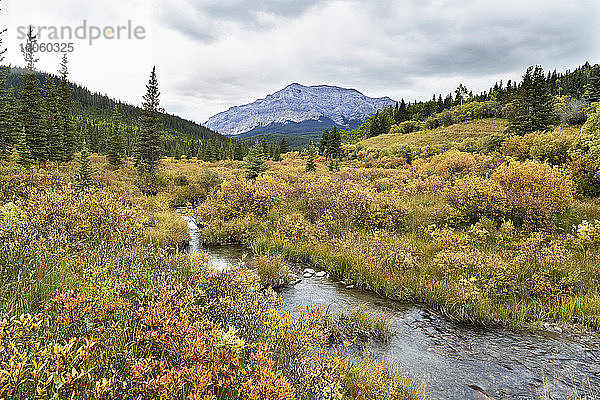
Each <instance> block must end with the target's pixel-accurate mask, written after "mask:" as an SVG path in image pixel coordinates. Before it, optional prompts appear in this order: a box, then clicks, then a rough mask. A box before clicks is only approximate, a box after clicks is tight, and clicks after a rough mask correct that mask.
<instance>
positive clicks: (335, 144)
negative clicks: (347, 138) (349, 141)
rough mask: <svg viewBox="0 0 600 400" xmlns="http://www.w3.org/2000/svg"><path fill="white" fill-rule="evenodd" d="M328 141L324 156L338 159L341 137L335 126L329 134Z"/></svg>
mask: <svg viewBox="0 0 600 400" xmlns="http://www.w3.org/2000/svg"><path fill="white" fill-rule="evenodd" d="M328 139H329V140H328V141H327V147H326V150H325V153H326V154H325V155H326V156H327V157H332V158H333V157H339V155H340V147H341V145H342V136H341V134H340V131H339V130H338V128H337V126H336V125H334V126H333V128H332V129H331V132H330V133H329V138H328Z"/></svg>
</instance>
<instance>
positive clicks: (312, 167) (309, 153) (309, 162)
mask: <svg viewBox="0 0 600 400" xmlns="http://www.w3.org/2000/svg"><path fill="white" fill-rule="evenodd" d="M316 157H317V148H316V147H315V144H314V143H313V141H312V140H311V141H310V143H309V144H308V148H307V149H306V172H314V171H316V170H317V161H316Z"/></svg>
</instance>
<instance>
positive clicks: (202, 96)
mask: <svg viewBox="0 0 600 400" xmlns="http://www.w3.org/2000/svg"><path fill="white" fill-rule="evenodd" d="M0 7H1V8H2V11H1V12H0V21H1V22H2V26H4V27H7V28H8V31H7V32H6V33H5V34H4V44H5V45H6V46H7V47H8V52H7V57H6V60H5V61H8V62H9V63H11V64H12V65H23V61H22V56H21V53H20V50H19V45H20V43H21V41H20V40H18V39H17V36H18V31H17V29H18V27H19V26H26V25H29V24H31V25H34V26H58V27H60V26H70V27H72V29H75V28H76V27H78V26H81V25H82V23H83V21H84V20H85V21H86V23H87V25H88V26H90V25H93V26H97V27H99V28H104V27H107V26H110V27H114V28H115V29H116V27H117V26H124V25H127V23H128V21H131V24H132V27H133V28H135V27H136V26H141V27H143V29H144V32H145V34H144V39H131V40H129V39H127V38H121V39H119V40H117V39H112V40H108V39H98V40H96V41H94V42H93V44H92V45H90V44H89V41H88V40H79V39H74V40H68V39H66V40H62V41H61V40H58V41H57V40H50V39H49V38H47V36H48V32H43V33H42V37H41V40H40V42H44V43H48V42H53V43H56V42H73V43H74V48H75V50H74V52H73V53H71V54H70V56H69V57H70V61H71V62H70V73H71V79H72V80H73V81H75V82H77V83H80V84H83V85H85V86H87V87H88V88H89V89H91V90H92V91H98V92H102V93H106V94H108V95H109V96H111V97H114V98H119V99H122V100H124V101H127V102H129V103H133V104H136V105H139V104H140V103H141V99H142V96H143V94H144V91H145V86H144V85H145V84H146V82H147V79H148V74H149V72H150V70H151V68H152V66H153V65H156V68H157V73H158V79H159V85H160V88H161V92H162V97H161V98H162V105H163V106H164V108H165V109H166V110H167V111H168V112H170V113H175V114H178V115H181V116H183V117H185V118H188V119H191V120H194V121H197V122H203V121H206V120H207V119H208V117H210V116H211V115H213V114H215V113H217V112H220V111H224V110H226V109H227V108H229V107H231V106H234V105H239V104H244V103H248V102H251V101H254V100H256V99H257V98H262V97H264V96H265V95H267V94H269V93H272V92H274V91H277V90H279V89H282V88H283V87H284V86H286V85H287V84H289V83H292V82H298V83H302V84H305V85H317V84H329V85H337V86H342V87H351V88H355V89H358V90H359V91H361V92H363V93H364V94H366V95H368V96H372V97H380V96H389V97H392V98H394V99H400V98H405V99H406V100H411V101H412V100H414V99H419V100H426V99H430V98H431V95H432V94H434V93H436V94H437V93H442V94H443V95H445V94H446V93H448V92H450V91H453V90H454V89H455V88H456V86H457V85H458V83H464V84H465V85H466V86H467V87H468V88H469V89H471V90H473V91H474V92H480V91H482V90H487V89H488V88H489V86H490V84H492V83H493V82H494V81H496V80H500V79H504V81H505V82H506V80H507V79H513V80H514V79H520V77H521V75H522V74H523V72H524V70H525V68H526V67H527V66H529V65H532V64H541V65H542V66H543V67H544V69H545V70H547V69H554V68H556V69H558V70H559V71H564V70H566V69H569V68H574V67H576V66H578V65H580V64H582V63H584V62H585V61H590V62H591V63H596V62H599V61H600V60H599V58H600V57H599V56H600V45H599V42H600V40H599V38H600V35H599V33H600V32H599V31H600V29H599V28H598V27H599V25H600V24H599V23H598V21H599V20H600V1H598V0H589V1H587V0H560V1H555V0H517V1H513V0H502V1H495V0H494V1H488V0H435V1H427V0H397V1H386V0H294V1H292V0H98V1H85V2H84V1H81V0H52V1H49V0H2V1H0ZM122 32H123V33H122V35H126V33H125V31H122ZM88 36H89V35H88ZM39 57H40V61H39V63H38V67H39V69H41V70H45V71H50V72H55V71H56V70H57V69H58V63H59V60H60V57H61V56H60V54H57V53H42V54H40V55H39Z"/></svg>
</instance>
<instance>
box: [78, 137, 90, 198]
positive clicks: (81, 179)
mask: <svg viewBox="0 0 600 400" xmlns="http://www.w3.org/2000/svg"><path fill="white" fill-rule="evenodd" d="M92 179H93V171H92V165H91V163H90V151H89V150H88V147H87V143H86V142H85V140H84V141H83V146H82V147H81V154H80V155H79V175H78V184H79V187H80V188H82V189H83V188H86V187H89V186H90V185H91V184H92Z"/></svg>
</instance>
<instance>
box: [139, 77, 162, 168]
mask: <svg viewBox="0 0 600 400" xmlns="http://www.w3.org/2000/svg"><path fill="white" fill-rule="evenodd" d="M159 96H160V92H159V90H158V80H157V79H156V67H153V68H152V72H151V73H150V79H149V81H148V84H147V85H146V94H145V95H144V101H143V103H142V105H143V111H142V120H141V123H140V132H139V135H138V140H137V154H136V165H137V167H138V168H140V170H142V171H144V172H148V173H155V172H156V170H157V168H158V162H159V161H160V158H161V143H160V139H161V138H160V133H161V128H162V124H161V113H162V111H163V110H162V109H161V108H160V99H159Z"/></svg>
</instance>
